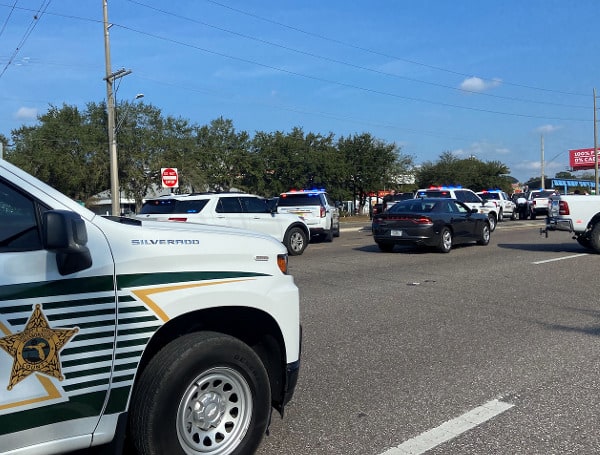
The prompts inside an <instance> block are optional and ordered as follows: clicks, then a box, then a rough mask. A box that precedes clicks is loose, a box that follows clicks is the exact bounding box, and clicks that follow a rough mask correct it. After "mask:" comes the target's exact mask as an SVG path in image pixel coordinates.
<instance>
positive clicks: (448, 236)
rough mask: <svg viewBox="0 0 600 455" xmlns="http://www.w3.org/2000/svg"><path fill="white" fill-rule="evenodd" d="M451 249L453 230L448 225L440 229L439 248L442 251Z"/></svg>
mask: <svg viewBox="0 0 600 455" xmlns="http://www.w3.org/2000/svg"><path fill="white" fill-rule="evenodd" d="M451 249H452V232H451V231H450V229H448V228H447V227H444V228H442V230H441V231H440V238H439V242H438V250H440V251H441V252H442V253H449V252H450V250H451Z"/></svg>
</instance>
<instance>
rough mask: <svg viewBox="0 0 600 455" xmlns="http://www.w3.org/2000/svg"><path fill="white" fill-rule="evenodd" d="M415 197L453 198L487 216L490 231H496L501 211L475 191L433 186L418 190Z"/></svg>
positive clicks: (455, 187) (457, 187)
mask: <svg viewBox="0 0 600 455" xmlns="http://www.w3.org/2000/svg"><path fill="white" fill-rule="evenodd" d="M415 197H444V198H446V197H447V198H452V199H456V200H457V201H460V202H462V203H463V204H465V205H466V206H467V207H469V208H471V209H477V211H478V212H479V213H484V214H486V215H487V217H488V220H489V222H490V230H491V231H492V232H493V231H494V230H495V229H496V223H497V222H498V219H499V217H498V215H499V213H500V210H499V209H498V206H497V205H496V204H494V203H493V202H484V201H483V199H481V198H480V197H479V196H478V195H477V194H476V193H475V192H474V191H472V190H470V189H468V188H462V187H460V186H432V187H429V188H424V189H421V190H417V192H416V193H415Z"/></svg>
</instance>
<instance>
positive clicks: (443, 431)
mask: <svg viewBox="0 0 600 455" xmlns="http://www.w3.org/2000/svg"><path fill="white" fill-rule="evenodd" d="M513 406H514V405H513V404H510V403H504V402H502V401H498V400H492V401H488V402H487V403H485V404H483V405H481V406H479V407H477V408H475V409H473V410H471V411H469V412H467V413H466V414H463V415H461V416H459V417H456V418H455V419H452V420H449V421H447V422H444V423H443V424H441V425H440V426H439V427H436V428H433V429H431V430H429V431H426V432H425V433H421V434H420V435H419V436H416V437H414V438H412V439H409V440H408V441H405V442H403V443H402V444H400V445H399V446H397V447H392V448H391V449H389V450H386V451H385V452H383V453H382V454H381V455H419V454H423V453H425V452H427V451H428V450H431V449H433V448H434V447H437V446H439V445H440V444H442V443H444V442H447V441H449V440H451V439H453V438H455V437H457V436H459V435H460V434H462V433H465V432H467V431H469V430H471V429H473V428H475V427H476V426H478V425H481V424H482V423H484V422H486V421H488V420H490V419H492V418H494V417H496V416H497V415H498V414H502V413H503V412H504V411H508V410H509V409H510V408H512V407H513Z"/></svg>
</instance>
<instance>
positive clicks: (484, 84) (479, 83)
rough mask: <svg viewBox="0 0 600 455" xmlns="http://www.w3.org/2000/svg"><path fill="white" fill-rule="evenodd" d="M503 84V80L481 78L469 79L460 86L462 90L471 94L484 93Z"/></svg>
mask: <svg viewBox="0 0 600 455" xmlns="http://www.w3.org/2000/svg"><path fill="white" fill-rule="evenodd" d="M501 83H502V80H501V79H497V78H494V79H492V80H484V79H481V78H480V77H475V76H473V77H469V78H467V79H465V80H464V81H462V83H461V84H460V88H461V90H466V91H469V92H484V91H486V90H489V89H491V88H494V87H498V86H499V85H500V84H501Z"/></svg>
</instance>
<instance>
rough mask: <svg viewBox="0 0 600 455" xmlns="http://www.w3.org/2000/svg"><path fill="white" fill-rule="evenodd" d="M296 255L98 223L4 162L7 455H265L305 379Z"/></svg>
mask: <svg viewBox="0 0 600 455" xmlns="http://www.w3.org/2000/svg"><path fill="white" fill-rule="evenodd" d="M287 260H288V257H287V251H286V249H285V247H284V246H283V245H282V244H281V243H280V242H278V241H277V240H276V239H274V238H273V237H271V236H267V235H263V234H258V233H253V232H250V231H243V230H238V229H232V228H226V227H216V226H201V225H190V224H185V225H183V224H175V223H173V224H171V223H169V224H167V223H160V222H148V223H147V222H142V221H139V220H132V219H126V218H117V217H114V218H112V217H110V218H105V217H101V216H98V215H95V214H94V213H92V212H91V211H89V210H87V209H86V208H84V207H82V206H80V205H79V204H78V203H76V202H75V201H73V200H71V199H70V198H68V197H66V196H64V195H62V194H60V193H59V192H58V191H56V190H54V189H53V188H51V187H49V186H48V185H46V184H44V183H42V182H40V181H39V180H37V179H35V178H33V177H32V176H30V175H28V174H26V173H25V172H23V171H21V170H20V169H18V168H16V167H15V166H13V165H11V164H9V163H7V162H6V161H3V160H1V159H0V387H1V388H2V392H0V452H1V453H3V454H15V455H16V454H19V455H34V454H35V455H48V454H62V453H67V452H70V451H73V450H78V449H84V448H89V447H92V446H101V447H103V453H111V454H117V453H125V454H136V453H137V454H142V455H143V454H164V455H167V454H168V455H174V454H181V455H183V454H186V455H194V454H198V455H200V454H202V455H211V454H212V455H217V454H218V455H226V454H246V453H248V454H249V453H254V451H255V450H256V448H257V447H258V445H259V444H260V442H261V440H262V438H263V435H264V434H265V432H266V430H267V427H268V425H269V422H270V419H271V413H272V409H273V408H275V409H277V410H278V411H279V412H280V413H282V412H283V408H284V406H285V404H286V403H287V402H288V401H289V400H290V398H291V397H292V394H293V392H294V388H295V385H296V382H297V377H298V371H299V367H300V345H301V327H300V323H299V295H298V288H297V287H296V285H295V284H294V280H293V277H292V276H290V275H288V273H287Z"/></svg>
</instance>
